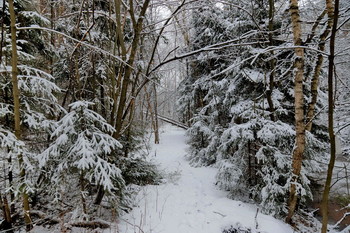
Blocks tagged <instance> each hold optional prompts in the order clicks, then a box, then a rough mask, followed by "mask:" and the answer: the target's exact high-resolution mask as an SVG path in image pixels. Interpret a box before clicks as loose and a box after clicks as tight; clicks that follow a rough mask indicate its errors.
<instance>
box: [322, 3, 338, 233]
mask: <svg viewBox="0 0 350 233" xmlns="http://www.w3.org/2000/svg"><path fill="white" fill-rule="evenodd" d="M327 11H328V17H330V18H331V19H330V20H334V23H333V26H332V33H331V40H330V46H329V47H330V55H329V58H328V60H329V64H328V134H329V139H330V143H331V157H330V160H329V164H328V170H327V178H326V184H325V187H324V191H323V196H322V204H321V213H322V229H321V232H322V233H326V232H327V225H328V197H329V191H330V189H331V182H332V175H333V168H334V163H335V155H336V154H335V153H336V152H335V135H334V117H333V114H334V94H333V81H334V80H333V79H334V78H333V72H334V54H335V48H334V47H335V35H336V33H337V24H338V15H339V0H335V4H334V5H333V1H331V0H327Z"/></svg>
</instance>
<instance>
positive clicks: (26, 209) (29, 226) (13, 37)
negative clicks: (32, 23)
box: [8, 0, 33, 231]
mask: <svg viewBox="0 0 350 233" xmlns="http://www.w3.org/2000/svg"><path fill="white" fill-rule="evenodd" d="M8 3H9V11H10V17H11V45H12V58H11V62H12V64H11V65H12V88H13V90H12V94H13V102H14V121H15V135H16V137H17V139H18V140H21V120H20V103H19V88H18V78H17V75H18V67H17V63H18V54H17V44H16V42H17V38H16V16H15V9H14V5H13V0H9V1H8ZM18 161H19V165H20V174H19V175H20V179H21V182H24V179H25V174H26V171H25V168H24V164H23V155H22V154H19V155H18ZM20 190H21V192H22V198H23V210H24V221H25V224H26V230H27V231H30V230H31V229H32V228H33V225H32V220H31V218H30V213H29V210H30V209H29V197H28V193H27V190H26V186H25V184H24V183H23V185H22V186H21V189H20Z"/></svg>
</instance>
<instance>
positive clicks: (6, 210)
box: [0, 193, 13, 233]
mask: <svg viewBox="0 0 350 233" xmlns="http://www.w3.org/2000/svg"><path fill="white" fill-rule="evenodd" d="M0 206H1V209H2V212H3V217H4V222H3V224H2V229H4V230H5V231H6V232H8V233H12V232H13V230H12V219H11V211H10V207H9V204H8V201H7V198H6V194H5V196H2V195H1V193H0Z"/></svg>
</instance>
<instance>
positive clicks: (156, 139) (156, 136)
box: [153, 83, 160, 144]
mask: <svg viewBox="0 0 350 233" xmlns="http://www.w3.org/2000/svg"><path fill="white" fill-rule="evenodd" d="M153 92H154V95H153V98H154V99H153V106H154V143H155V144H159V140H160V139H159V124H158V101H157V88H156V84H155V83H153Z"/></svg>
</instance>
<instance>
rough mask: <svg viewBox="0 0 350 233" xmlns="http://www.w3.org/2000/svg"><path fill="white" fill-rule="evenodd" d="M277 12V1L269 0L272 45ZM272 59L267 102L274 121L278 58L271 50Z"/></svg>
mask: <svg viewBox="0 0 350 233" xmlns="http://www.w3.org/2000/svg"><path fill="white" fill-rule="evenodd" d="M274 14H275V3H274V0H269V44H270V46H274V42H273V24H274V23H273V19H274ZM270 54H271V57H272V58H271V61H270V62H269V63H270V64H269V66H270V74H269V84H268V85H269V87H268V89H267V91H266V98H267V103H268V104H269V111H270V119H271V120H272V121H275V114H274V111H275V107H274V104H273V100H272V93H273V89H274V83H275V68H276V59H275V58H274V52H273V51H271V53H270Z"/></svg>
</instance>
